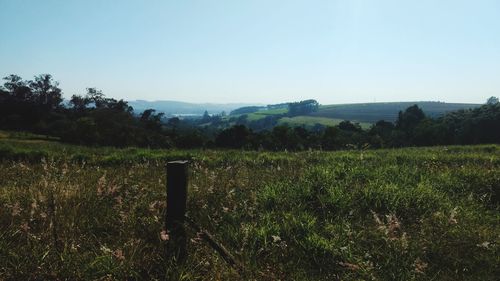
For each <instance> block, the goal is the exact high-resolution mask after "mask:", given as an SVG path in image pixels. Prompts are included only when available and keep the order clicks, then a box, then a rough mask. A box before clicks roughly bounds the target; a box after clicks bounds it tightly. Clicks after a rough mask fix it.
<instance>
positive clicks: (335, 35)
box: [0, 0, 500, 104]
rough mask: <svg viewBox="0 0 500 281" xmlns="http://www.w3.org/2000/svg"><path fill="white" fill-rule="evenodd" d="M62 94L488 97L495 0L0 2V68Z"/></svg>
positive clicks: (496, 39) (497, 41)
mask: <svg viewBox="0 0 500 281" xmlns="http://www.w3.org/2000/svg"><path fill="white" fill-rule="evenodd" d="M11 73H15V74H18V75H20V76H22V77H23V78H25V79H32V77H33V76H34V75H36V74H40V73H50V74H52V75H53V76H54V77H55V79H56V80H58V81H59V82H60V85H61V88H62V89H63V90H64V93H65V96H66V97H70V96H71V95H72V94H82V93H84V92H85V88H86V87H97V88H99V89H102V90H103V92H104V93H105V94H106V95H107V96H110V97H115V98H125V99H130V100H132V99H146V100H167V99H168V100H181V101H190V102H258V103H273V102H284V101H292V100H300V99H306V98H316V99H317V100H318V101H319V102H320V103H323V104H328V103H349V102H372V101H375V100H376V101H401V100H402V101H416V100H435V101H448V102H478V103H479V102H480V103H482V102H485V100H486V99H487V98H488V97H490V96H492V95H494V96H500V1H498V0H468V1H462V0H418V1H417V0H412V1H410V0H372V1H371V0H364V1H361V0H343V1H335V0H330V1H313V0H304V1H272V0H262V1H243V0H227V1H208V0H205V1H201V0H200V1H185V0H183V1H177V0H176V1H166V0H163V1H160V0H158V1H152V0H148V1H144V0H133V1H132V0H130V1H125V0H121V1H106V0H79V1H72V0H59V1H55V0H44V1H40V0H31V1H27V0H0V75H1V76H2V77H4V76H6V75H8V74H11Z"/></svg>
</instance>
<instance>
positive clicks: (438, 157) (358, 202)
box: [0, 140, 500, 280]
mask: <svg viewBox="0 0 500 281" xmlns="http://www.w3.org/2000/svg"><path fill="white" fill-rule="evenodd" d="M499 156H500V146H498V145H482V146H452V147H435V148H406V149H391V150H374V151H371V150H369V151H345V152H320V151H311V152H299V153H287V152H281V153H268V152H263V153H258V152H243V151H210V150H206V151H177V150H148V149H136V148H128V149H115V148H88V147H79V146H71V145H62V144H59V143H57V142H46V143H26V142H19V141H16V140H0V279H5V280H27V279H39V280H40V279H49V280H55V279H71V280H73V279H85V280H88V279H99V280H126V279H148V280H160V279H161V280H165V279H167V280H168V279H170V280H175V279H180V280H339V279H340V280H497V277H498V276H499V273H500V268H499V266H498V265H499V264H500V249H499V245H500V214H499V210H500V209H499V202H500V158H499ZM169 159H190V160H191V164H190V182H189V200H188V201H189V202H188V213H189V215H190V216H191V217H192V218H193V219H194V220H195V221H196V222H197V223H198V224H200V225H202V226H203V227H204V228H206V229H208V231H209V232H211V233H212V234H213V235H214V236H215V237H216V239H217V240H218V241H221V242H223V244H224V245H225V246H226V248H228V249H229V250H230V251H231V252H232V253H233V254H234V255H235V256H236V257H238V258H239V259H240V260H241V261H242V263H243V264H244V265H245V268H246V270H245V271H244V272H243V273H241V274H238V273H237V272H236V271H234V270H232V269H231V268H230V267H229V266H228V265H227V264H226V263H225V262H224V261H223V260H222V258H221V257H220V256H218V255H217V254H216V253H215V252H214V251H213V250H212V249H211V248H210V247H209V246H207V243H205V242H203V241H201V240H199V239H198V238H197V235H196V233H193V232H192V231H191V230H188V237H189V239H188V253H189V257H188V259H187V261H186V262H185V263H184V264H182V265H177V266H174V265H172V264H171V263H170V262H169V259H168V255H167V253H166V252H167V248H166V246H167V241H164V240H162V239H161V235H160V233H161V231H162V229H163V228H164V223H163V220H164V215H165V203H164V202H165V170H164V164H165V161H166V160H169Z"/></svg>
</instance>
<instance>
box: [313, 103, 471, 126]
mask: <svg viewBox="0 0 500 281" xmlns="http://www.w3.org/2000/svg"><path fill="white" fill-rule="evenodd" d="M414 104H417V105H418V106H419V107H420V108H421V109H422V110H423V111H424V113H425V114H426V115H427V116H430V117H433V118H435V117H438V116H441V115H443V114H444V113H445V112H450V111H456V110H460V109H469V108H474V107H478V106H479V104H465V103H443V102H425V101H423V102H378V103H353V104H333V105H322V106H320V108H319V110H318V111H317V112H315V113H313V114H312V115H313V116H318V117H326V118H336V119H342V120H358V121H359V122H366V123H375V122H377V121H379V120H385V121H390V122H394V121H396V119H397V117H398V112H399V111H404V110H405V109H406V108H408V107H410V106H412V105H414Z"/></svg>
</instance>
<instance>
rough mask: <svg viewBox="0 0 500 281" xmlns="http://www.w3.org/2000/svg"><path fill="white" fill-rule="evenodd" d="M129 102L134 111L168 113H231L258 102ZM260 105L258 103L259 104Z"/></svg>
mask: <svg viewBox="0 0 500 281" xmlns="http://www.w3.org/2000/svg"><path fill="white" fill-rule="evenodd" d="M128 104H129V105H130V106H132V107H133V108H134V111H135V112H137V113H140V112H142V111H144V110H146V109H150V108H152V109H155V110H156V111H159V112H164V113H165V114H167V115H202V114H203V113H204V112H205V110H206V111H208V113H209V114H219V113H221V112H222V111H225V112H226V113H229V112H231V111H233V110H235V109H237V108H240V107H245V106H255V105H256V104H246V103H227V104H218V103H188V102H180V101H168V100H161V101H145V100H134V101H128ZM257 105H258V104H257Z"/></svg>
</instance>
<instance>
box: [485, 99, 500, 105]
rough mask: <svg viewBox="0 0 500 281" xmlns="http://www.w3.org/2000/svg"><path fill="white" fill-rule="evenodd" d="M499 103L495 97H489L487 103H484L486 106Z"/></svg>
mask: <svg viewBox="0 0 500 281" xmlns="http://www.w3.org/2000/svg"><path fill="white" fill-rule="evenodd" d="M498 102H499V101H498V98H497V97H490V98H489V99H488V100H487V101H486V104H488V105H494V104H497V103H498Z"/></svg>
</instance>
